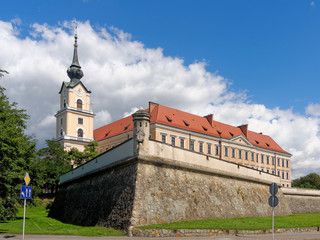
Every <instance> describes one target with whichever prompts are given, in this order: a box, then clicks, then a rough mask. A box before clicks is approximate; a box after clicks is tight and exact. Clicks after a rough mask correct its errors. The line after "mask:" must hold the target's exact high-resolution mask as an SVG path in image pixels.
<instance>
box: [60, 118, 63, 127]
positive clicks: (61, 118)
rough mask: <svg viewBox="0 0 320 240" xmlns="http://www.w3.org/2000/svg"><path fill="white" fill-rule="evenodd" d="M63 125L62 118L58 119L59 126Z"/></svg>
mask: <svg viewBox="0 0 320 240" xmlns="http://www.w3.org/2000/svg"><path fill="white" fill-rule="evenodd" d="M62 124H63V118H60V126H62Z"/></svg>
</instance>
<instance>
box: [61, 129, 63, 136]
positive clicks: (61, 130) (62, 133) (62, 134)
mask: <svg viewBox="0 0 320 240" xmlns="http://www.w3.org/2000/svg"><path fill="white" fill-rule="evenodd" d="M60 136H63V130H62V128H61V129H60Z"/></svg>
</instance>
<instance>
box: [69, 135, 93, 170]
mask: <svg viewBox="0 0 320 240" xmlns="http://www.w3.org/2000/svg"><path fill="white" fill-rule="evenodd" d="M97 146H98V143H97V142H95V141H92V142H90V143H88V144H87V145H86V146H84V152H80V151H79V150H78V149H77V148H71V149H70V150H69V151H68V153H67V159H68V161H69V162H70V164H71V165H73V166H75V167H76V166H79V165H81V164H83V163H85V162H87V161H89V160H91V159H92V158H94V157H96V156H98V155H99V153H98V152H97Z"/></svg>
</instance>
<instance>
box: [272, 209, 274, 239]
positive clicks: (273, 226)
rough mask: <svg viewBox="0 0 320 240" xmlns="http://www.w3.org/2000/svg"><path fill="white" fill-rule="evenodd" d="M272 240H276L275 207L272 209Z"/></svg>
mask: <svg viewBox="0 0 320 240" xmlns="http://www.w3.org/2000/svg"><path fill="white" fill-rule="evenodd" d="M272 239H274V207H272Z"/></svg>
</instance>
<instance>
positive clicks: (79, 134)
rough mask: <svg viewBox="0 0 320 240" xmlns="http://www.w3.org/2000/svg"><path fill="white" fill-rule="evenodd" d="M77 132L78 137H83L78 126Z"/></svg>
mask: <svg viewBox="0 0 320 240" xmlns="http://www.w3.org/2000/svg"><path fill="white" fill-rule="evenodd" d="M77 134H78V137H83V130H82V129H81V128H79V129H78V132H77Z"/></svg>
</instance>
